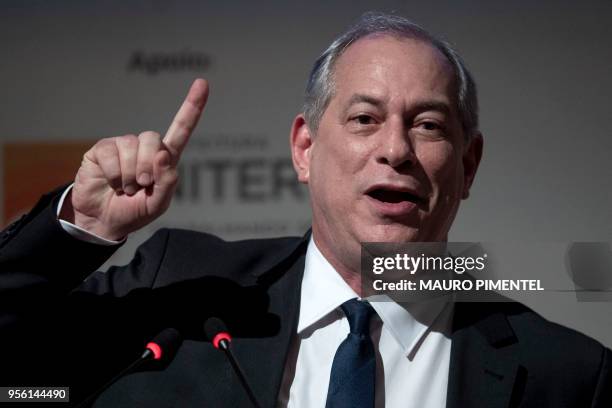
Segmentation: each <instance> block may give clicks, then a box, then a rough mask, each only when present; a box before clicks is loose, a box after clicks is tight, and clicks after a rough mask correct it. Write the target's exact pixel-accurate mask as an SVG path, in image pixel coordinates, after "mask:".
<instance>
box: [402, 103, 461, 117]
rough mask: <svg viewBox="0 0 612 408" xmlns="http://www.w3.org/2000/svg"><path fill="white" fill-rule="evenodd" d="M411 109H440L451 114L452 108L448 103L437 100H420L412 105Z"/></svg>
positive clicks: (421, 110) (423, 110)
mask: <svg viewBox="0 0 612 408" xmlns="http://www.w3.org/2000/svg"><path fill="white" fill-rule="evenodd" d="M410 110H411V111H414V112H426V111H438V112H441V113H444V114H446V115H450V114H451V109H450V107H449V106H448V104H447V103H445V102H442V101H435V100H432V101H423V102H419V103H417V104H416V105H414V106H412V107H411V109H410Z"/></svg>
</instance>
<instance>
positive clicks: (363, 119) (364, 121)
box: [350, 113, 376, 125]
mask: <svg viewBox="0 0 612 408" xmlns="http://www.w3.org/2000/svg"><path fill="white" fill-rule="evenodd" d="M350 120H351V121H352V122H355V123H357V124H359V125H374V124H375V123H376V120H375V119H374V118H373V117H372V116H370V115H366V114H364V113H362V114H360V115H357V116H354V117H352V118H351V119H350Z"/></svg>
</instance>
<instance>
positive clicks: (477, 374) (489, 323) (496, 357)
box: [446, 303, 520, 408]
mask: <svg viewBox="0 0 612 408" xmlns="http://www.w3.org/2000/svg"><path fill="white" fill-rule="evenodd" d="M494 305H495V304H491V303H457V304H456V306H455V307H456V309H455V320H454V324H453V327H454V328H453V334H452V336H451V338H452V346H451V361H450V370H449V372H450V374H449V384H448V394H447V404H446V406H447V408H469V407H481V406H484V405H486V406H487V407H488V408H507V407H509V406H510V403H511V400H512V399H513V398H516V396H513V390H514V389H515V381H516V380H517V374H519V371H520V367H519V364H518V356H517V353H516V343H517V339H516V336H515V335H514V332H513V331H512V328H511V327H510V324H509V323H508V320H507V318H506V316H505V315H504V314H503V313H488V312H485V313H486V314H485V315H483V313H482V310H488V309H490V308H495V307H496V306H494ZM483 404H484V405H483Z"/></svg>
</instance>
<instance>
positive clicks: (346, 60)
mask: <svg viewBox="0 0 612 408" xmlns="http://www.w3.org/2000/svg"><path fill="white" fill-rule="evenodd" d="M334 73H335V74H334V80H335V93H334V96H333V97H332V99H331V100H330V103H329V105H328V107H327V109H326V111H325V112H324V114H323V116H322V118H321V121H320V124H319V127H318V130H317V133H316V135H315V134H312V132H311V130H310V129H308V127H307V126H306V125H305V124H304V123H303V118H302V119H300V117H299V116H298V118H296V122H295V123H294V130H293V132H292V149H293V155H294V162H295V167H296V170H297V171H298V177H299V179H300V181H302V182H305V183H308V185H309V189H310V195H311V201H312V203H311V204H312V212H313V214H312V215H313V236H314V239H315V242H316V243H317V246H318V247H319V248H320V249H321V251H322V252H323V254H324V255H325V256H326V257H327V258H328V259H329V260H330V261H331V262H332V264H334V266H335V267H336V268H350V269H352V270H355V268H356V267H358V262H359V253H360V252H359V248H360V246H359V244H360V242H367V241H369V242H408V241H440V240H446V237H447V233H448V230H449V228H450V226H451V223H452V221H453V219H454V217H455V214H456V212H457V209H458V206H459V201H460V200H461V199H462V198H465V197H467V195H468V191H469V186H470V184H471V182H472V180H473V176H474V174H475V171H476V167H477V165H478V161H479V159H480V149H481V139H480V137H479V136H478V137H477V138H476V142H475V143H472V144H470V145H468V144H467V143H466V142H465V135H464V133H463V131H462V127H461V123H460V120H459V114H458V111H457V101H456V97H455V95H456V88H455V87H456V83H455V80H454V75H453V70H452V68H451V66H450V64H449V62H448V61H447V60H446V59H445V57H444V56H443V55H442V54H441V53H440V52H439V51H437V50H436V49H435V48H433V47H431V46H430V45H428V44H425V43H423V42H420V41H415V40H410V39H396V38H394V37H391V36H386V35H385V36H370V37H366V38H363V39H361V40H359V41H357V42H356V43H354V44H353V45H351V46H350V47H349V48H348V49H347V50H346V51H345V52H344V54H342V56H341V57H340V58H339V59H338V60H337V62H336V65H335V70H334Z"/></svg>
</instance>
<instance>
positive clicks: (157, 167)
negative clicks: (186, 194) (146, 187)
mask: <svg viewBox="0 0 612 408" xmlns="http://www.w3.org/2000/svg"><path fill="white" fill-rule="evenodd" d="M153 178H154V182H155V186H156V187H160V188H168V187H172V186H173V185H174V184H175V183H176V180H177V178H178V172H177V169H176V167H173V166H172V164H171V157H170V152H168V151H167V150H160V151H159V152H157V153H156V154H155V159H154V160H153Z"/></svg>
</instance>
